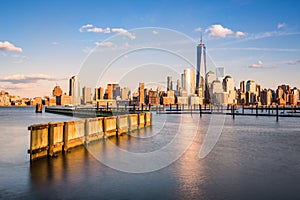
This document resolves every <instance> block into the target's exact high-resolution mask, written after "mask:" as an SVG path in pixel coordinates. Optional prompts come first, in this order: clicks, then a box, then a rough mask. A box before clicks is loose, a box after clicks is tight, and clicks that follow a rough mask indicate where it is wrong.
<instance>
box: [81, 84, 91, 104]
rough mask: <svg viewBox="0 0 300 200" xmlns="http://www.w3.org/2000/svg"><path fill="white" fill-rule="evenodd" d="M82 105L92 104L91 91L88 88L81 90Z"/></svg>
mask: <svg viewBox="0 0 300 200" xmlns="http://www.w3.org/2000/svg"><path fill="white" fill-rule="evenodd" d="M82 103H83V104H88V103H92V89H91V88H90V87H85V86H84V87H83V88H82Z"/></svg>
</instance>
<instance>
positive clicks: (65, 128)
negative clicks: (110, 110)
mask: <svg viewBox="0 0 300 200" xmlns="http://www.w3.org/2000/svg"><path fill="white" fill-rule="evenodd" d="M151 124H152V113H151V112H146V113H139V114H128V115H119V116H111V117H97V118H87V119H82V120H73V121H67V122H50V123H48V124H35V125H31V126H29V127H28V130H29V131H30V149H29V150H28V153H29V154H30V160H31V161H33V160H35V159H38V158H40V157H45V156H48V157H52V156H55V155H56V154H57V153H59V152H67V151H68V150H69V149H71V148H74V147H77V146H82V145H88V144H89V143H91V142H94V141H97V140H101V139H103V138H105V137H110V136H115V135H118V134H122V133H129V132H130V131H133V130H136V129H139V128H143V127H146V126H150V125H151Z"/></svg>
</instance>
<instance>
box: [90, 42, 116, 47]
mask: <svg viewBox="0 0 300 200" xmlns="http://www.w3.org/2000/svg"><path fill="white" fill-rule="evenodd" d="M95 45H97V46H98V47H113V46H115V44H114V43H112V42H95Z"/></svg>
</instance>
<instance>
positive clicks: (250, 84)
mask: <svg viewBox="0 0 300 200" xmlns="http://www.w3.org/2000/svg"><path fill="white" fill-rule="evenodd" d="M256 93H257V92H256V83H255V81H253V80H248V81H247V83H246V104H247V105H249V104H256V99H257V98H256V96H257V94H256Z"/></svg>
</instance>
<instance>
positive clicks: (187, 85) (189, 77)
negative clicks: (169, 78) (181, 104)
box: [184, 69, 196, 95]
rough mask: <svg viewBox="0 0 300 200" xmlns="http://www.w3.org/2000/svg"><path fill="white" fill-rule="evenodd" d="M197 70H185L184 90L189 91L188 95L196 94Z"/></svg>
mask: <svg viewBox="0 0 300 200" xmlns="http://www.w3.org/2000/svg"><path fill="white" fill-rule="evenodd" d="M195 78H196V77H195V70H194V69H185V70H184V89H185V90H186V91H187V94H188V95H192V94H195V91H196V81H195Z"/></svg>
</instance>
